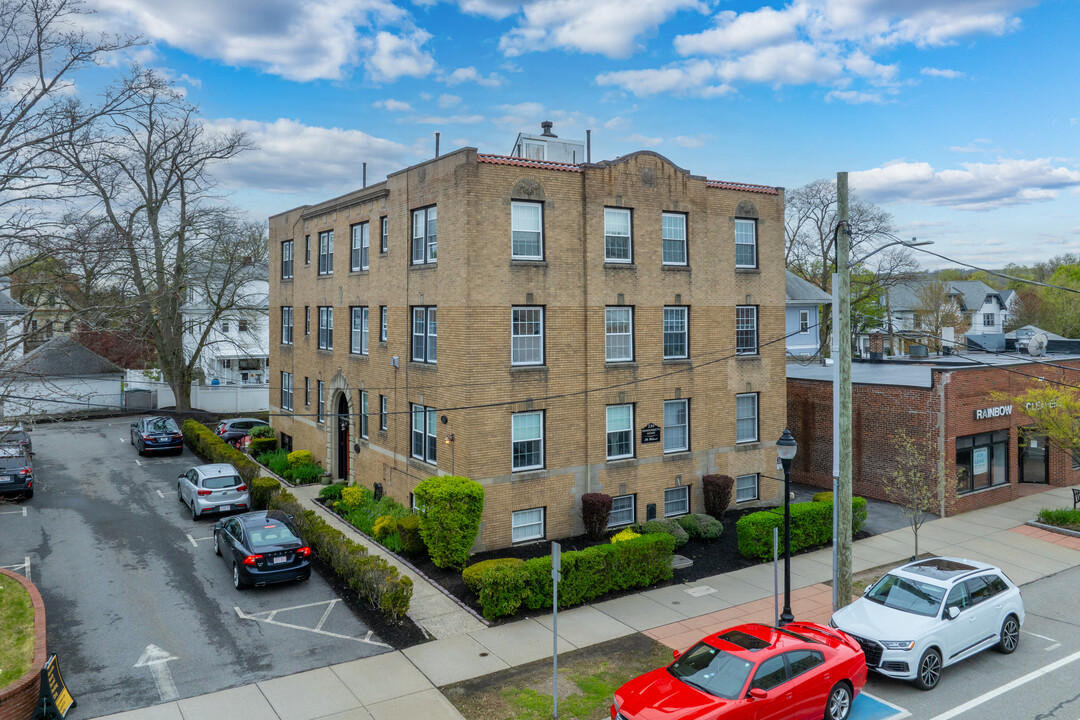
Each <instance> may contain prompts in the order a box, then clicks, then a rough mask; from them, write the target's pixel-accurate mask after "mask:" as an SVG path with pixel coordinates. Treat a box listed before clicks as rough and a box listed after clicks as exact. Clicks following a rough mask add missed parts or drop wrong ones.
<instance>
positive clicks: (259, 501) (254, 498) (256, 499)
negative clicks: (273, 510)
mask: <svg viewBox="0 0 1080 720" xmlns="http://www.w3.org/2000/svg"><path fill="white" fill-rule="evenodd" d="M280 490H281V483H279V482H278V481H277V478H272V477H257V478H255V479H254V480H252V481H251V507H252V508H253V509H255V510H265V509H266V508H268V507H270V496H271V495H273V494H274V493H276V492H280Z"/></svg>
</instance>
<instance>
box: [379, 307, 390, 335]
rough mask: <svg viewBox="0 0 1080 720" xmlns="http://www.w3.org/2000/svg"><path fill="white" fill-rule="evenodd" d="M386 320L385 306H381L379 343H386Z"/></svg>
mask: <svg viewBox="0 0 1080 720" xmlns="http://www.w3.org/2000/svg"><path fill="white" fill-rule="evenodd" d="M387 319H388V318H387V310H386V306H385V305H382V306H380V307H379V342H386V326H387Z"/></svg>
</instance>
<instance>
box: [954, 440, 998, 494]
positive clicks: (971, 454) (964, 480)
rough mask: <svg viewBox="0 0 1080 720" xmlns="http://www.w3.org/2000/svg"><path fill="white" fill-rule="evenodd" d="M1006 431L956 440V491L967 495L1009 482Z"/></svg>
mask: <svg viewBox="0 0 1080 720" xmlns="http://www.w3.org/2000/svg"><path fill="white" fill-rule="evenodd" d="M1008 448H1009V431H1008V430H998V431H996V432H992V433H982V434H980V435H969V436H968V437H962V438H957V439H956V492H957V493H967V492H973V491H975V490H982V489H983V488H988V487H993V486H996V485H1005V484H1007V483H1008V482H1009V449H1008Z"/></svg>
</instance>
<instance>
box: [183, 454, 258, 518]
mask: <svg viewBox="0 0 1080 720" xmlns="http://www.w3.org/2000/svg"><path fill="white" fill-rule="evenodd" d="M176 498H177V499H178V500H179V501H180V502H182V503H184V504H185V505H187V506H188V507H190V508H191V519H192V520H198V519H199V517H200V516H202V515H204V514H206V513H225V512H232V511H234V510H235V511H238V512H247V510H248V506H249V505H250V504H251V496H250V494H249V493H248V486H247V483H246V482H244V480H243V478H241V477H240V473H238V472H237V471H236V468H234V467H233V466H232V465H229V464H226V463H218V464H214V465H199V466H197V467H193V468H191V469H190V470H188V471H187V472H185V473H184V474H183V475H181V476H180V477H178V478H177V479H176Z"/></svg>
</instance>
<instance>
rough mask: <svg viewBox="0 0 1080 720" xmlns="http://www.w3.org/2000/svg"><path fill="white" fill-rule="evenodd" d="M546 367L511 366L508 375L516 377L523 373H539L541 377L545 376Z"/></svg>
mask: <svg viewBox="0 0 1080 720" xmlns="http://www.w3.org/2000/svg"><path fill="white" fill-rule="evenodd" d="M547 371H548V366H547V365H511V366H510V374H511V375H517V374H518V373H524V374H526V375H528V374H530V373H540V374H541V375H547Z"/></svg>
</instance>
